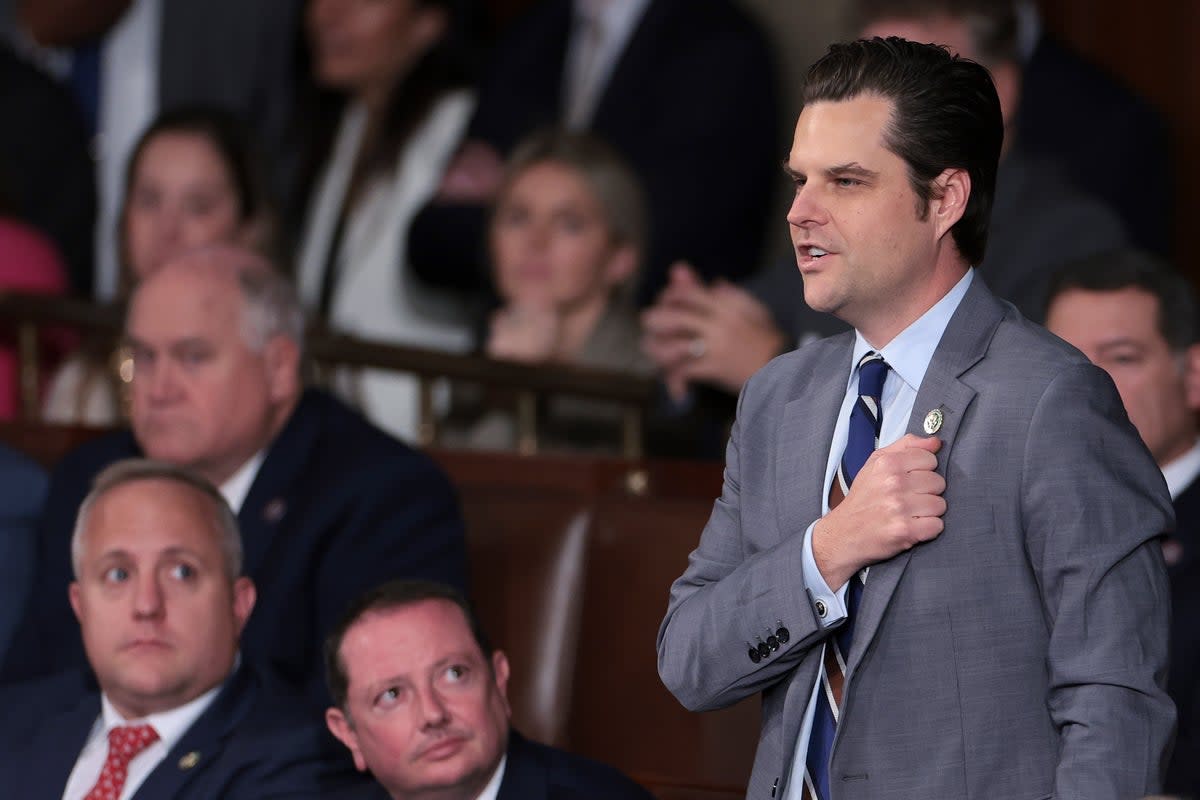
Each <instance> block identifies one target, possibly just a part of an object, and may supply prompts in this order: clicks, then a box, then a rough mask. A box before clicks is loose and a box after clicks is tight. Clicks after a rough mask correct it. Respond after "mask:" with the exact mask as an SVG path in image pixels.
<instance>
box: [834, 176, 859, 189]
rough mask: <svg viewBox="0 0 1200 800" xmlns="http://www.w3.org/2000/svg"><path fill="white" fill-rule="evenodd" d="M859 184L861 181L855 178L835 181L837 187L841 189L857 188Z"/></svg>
mask: <svg viewBox="0 0 1200 800" xmlns="http://www.w3.org/2000/svg"><path fill="white" fill-rule="evenodd" d="M861 184H862V181H860V180H858V179H857V178H838V179H837V185H838V186H842V187H850V186H859V185H861Z"/></svg>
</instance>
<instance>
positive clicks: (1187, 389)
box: [1183, 344, 1200, 411]
mask: <svg viewBox="0 0 1200 800" xmlns="http://www.w3.org/2000/svg"><path fill="white" fill-rule="evenodd" d="M1183 389H1184V393H1185V396H1186V398H1187V405H1188V408H1190V409H1191V410H1192V411H1200V344H1194V345H1192V346H1191V347H1189V348H1187V349H1186V350H1184V351H1183Z"/></svg>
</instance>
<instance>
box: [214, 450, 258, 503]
mask: <svg viewBox="0 0 1200 800" xmlns="http://www.w3.org/2000/svg"><path fill="white" fill-rule="evenodd" d="M266 457H267V453H266V451H265V450H259V451H258V452H257V453H255V454H254V455H253V456H251V457H250V460H249V461H247V462H246V463H245V464H242V465H241V466H240V467H238V468H237V472H235V473H233V474H232V475H230V476H229V479H228V480H226V481H225V482H224V483H222V484H221V486H220V488H219V489H218V491H220V492H221V496H222V497H224V498H225V502H226V503H228V504H229V507H230V508H231V509H233V513H234V516H236V515H238V514H240V513H241V511H242V503H244V502H246V495H248V494H250V487H251V486H253V485H254V479H255V478H257V477H258V470H259V468H261V467H262V463H263V461H264V460H265V459H266Z"/></svg>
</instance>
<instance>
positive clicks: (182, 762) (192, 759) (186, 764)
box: [179, 750, 200, 769]
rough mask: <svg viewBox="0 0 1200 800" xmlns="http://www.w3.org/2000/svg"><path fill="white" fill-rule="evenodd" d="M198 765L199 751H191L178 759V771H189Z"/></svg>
mask: <svg viewBox="0 0 1200 800" xmlns="http://www.w3.org/2000/svg"><path fill="white" fill-rule="evenodd" d="M199 763H200V751H199V750H193V751H192V752H190V753H188V754H187V755H185V756H184V757H183V758H181V759H179V768H180V769H191V768H192V767H194V766H196V765H197V764H199Z"/></svg>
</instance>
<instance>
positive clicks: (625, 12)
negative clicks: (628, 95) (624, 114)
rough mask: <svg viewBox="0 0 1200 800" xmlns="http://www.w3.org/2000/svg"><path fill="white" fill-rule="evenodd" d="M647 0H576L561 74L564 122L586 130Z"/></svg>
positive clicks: (571, 126)
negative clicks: (563, 72)
mask: <svg viewBox="0 0 1200 800" xmlns="http://www.w3.org/2000/svg"><path fill="white" fill-rule="evenodd" d="M648 5H650V0H575V2H574V4H573V7H574V15H573V16H574V22H573V24H572V25H571V35H570V38H569V39H568V40H567V56H566V61H565V62H564V71H565V74H564V75H563V105H562V107H563V122H564V124H565V125H566V126H567V127H568V128H570V129H571V130H586V129H587V128H588V127H589V126H590V125H591V121H592V115H593V114H594V113H595V111H596V106H597V104H598V103H599V100H600V97H601V95H603V94H604V88H605V87H606V86H607V85H608V79H609V78H611V77H612V73H613V70H614V69H616V66H617V62H618V61H620V60H621V54H622V53H624V52H625V47H626V45H628V44H629V39H630V38H631V37H632V36H633V32H634V31H635V30H636V29H637V25H638V22H640V21H641V19H642V15H643V14H644V13H645V11H646V7H647V6H648Z"/></svg>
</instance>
